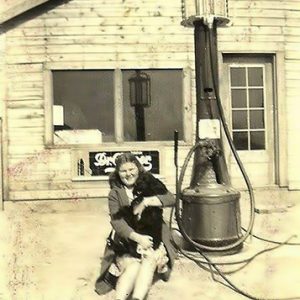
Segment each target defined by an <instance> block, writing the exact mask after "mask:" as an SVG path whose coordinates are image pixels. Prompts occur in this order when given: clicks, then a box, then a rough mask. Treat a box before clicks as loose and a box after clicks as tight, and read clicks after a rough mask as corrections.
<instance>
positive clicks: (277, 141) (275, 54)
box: [218, 51, 287, 187]
mask: <svg viewBox="0 0 300 300" xmlns="http://www.w3.org/2000/svg"><path fill="white" fill-rule="evenodd" d="M226 54H235V55H243V54H248V55H257V56H259V55H264V56H272V64H273V78H272V79H273V96H274V97H273V98H274V101H273V114H274V116H273V128H274V176H275V178H274V182H275V185H276V186H279V187H287V146H286V145H287V120H286V101H285V90H286V89H285V68H284V51H270V52H269V51H268V52H264V51H259V52H254V51H219V52H218V59H219V65H218V70H219V82H220V94H221V95H224V99H226V100H225V101H223V103H224V105H223V108H224V112H225V115H229V109H230V107H229V103H230V102H229V99H228V97H229V94H228V87H227V85H226V83H225V81H224V80H222V74H224V72H226V70H225V65H224V56H225V55H226ZM223 103H222V104H223ZM279 124H280V126H279ZM223 140H224V141H225V140H226V137H225V136H224V137H223ZM224 150H225V154H226V161H227V163H228V164H229V161H230V160H229V155H230V148H229V145H228V143H225V145H224Z"/></svg>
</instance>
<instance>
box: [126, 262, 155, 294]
mask: <svg viewBox="0 0 300 300" xmlns="http://www.w3.org/2000/svg"><path fill="white" fill-rule="evenodd" d="M155 270H156V259H155V258H154V257H147V258H144V259H143V260H142V262H141V266H140V269H139V273H138V276H137V278H136V282H135V285H134V290H133V295H132V298H133V299H138V300H143V299H144V298H145V296H146V295H147V293H148V291H149V289H150V287H151V285H152V281H153V276H154V272H155Z"/></svg>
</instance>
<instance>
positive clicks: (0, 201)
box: [0, 117, 4, 210]
mask: <svg viewBox="0 0 300 300" xmlns="http://www.w3.org/2000/svg"><path fill="white" fill-rule="evenodd" d="M2 154H3V151H2V118H1V117H0V205H1V210H3V209H4V203H3V164H2Z"/></svg>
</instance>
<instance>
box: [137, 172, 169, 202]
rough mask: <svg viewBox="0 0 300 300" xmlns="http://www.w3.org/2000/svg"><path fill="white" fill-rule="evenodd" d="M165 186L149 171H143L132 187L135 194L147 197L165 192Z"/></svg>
mask: <svg viewBox="0 0 300 300" xmlns="http://www.w3.org/2000/svg"><path fill="white" fill-rule="evenodd" d="M167 191H168V190H167V188H166V186H165V185H164V184H163V183H162V182H161V181H160V180H158V179H157V178H155V177H154V176H153V175H152V174H151V173H147V172H146V173H143V174H141V175H140V176H139V178H138V179H137V181H136V184H135V187H134V189H133V194H134V195H136V196H142V197H149V196H155V195H163V194H166V193H167Z"/></svg>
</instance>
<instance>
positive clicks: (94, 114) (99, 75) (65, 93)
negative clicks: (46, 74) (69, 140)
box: [53, 70, 114, 142]
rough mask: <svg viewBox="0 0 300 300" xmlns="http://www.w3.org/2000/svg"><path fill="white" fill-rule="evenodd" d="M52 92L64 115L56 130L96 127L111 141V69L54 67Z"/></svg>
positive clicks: (106, 139)
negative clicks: (56, 69)
mask: <svg viewBox="0 0 300 300" xmlns="http://www.w3.org/2000/svg"><path fill="white" fill-rule="evenodd" d="M53 94H54V105H59V106H62V107H63V116H64V124H63V125H62V126H55V128H54V129H55V130H66V129H68V130H78V129H95V130H99V131H100V132H101V133H102V141H103V142H110V141H114V88H113V71H106V70H104V71H98V70H76V71H53ZM77 134H78V132H77Z"/></svg>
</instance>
